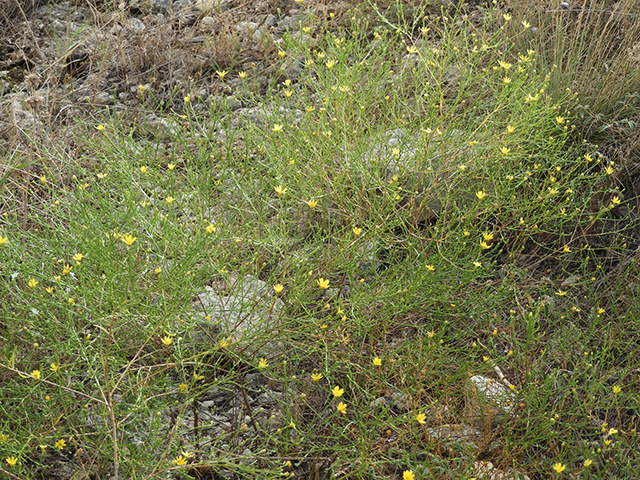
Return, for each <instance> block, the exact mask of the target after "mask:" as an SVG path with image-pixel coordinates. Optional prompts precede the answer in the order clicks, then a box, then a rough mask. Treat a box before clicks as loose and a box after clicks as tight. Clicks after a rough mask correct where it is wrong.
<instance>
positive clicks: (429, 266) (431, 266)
mask: <svg viewBox="0 0 640 480" xmlns="http://www.w3.org/2000/svg"><path fill="white" fill-rule="evenodd" d="M425 268H426V269H427V270H429V271H430V272H433V271H434V270H435V269H436V267H434V266H433V265H425Z"/></svg>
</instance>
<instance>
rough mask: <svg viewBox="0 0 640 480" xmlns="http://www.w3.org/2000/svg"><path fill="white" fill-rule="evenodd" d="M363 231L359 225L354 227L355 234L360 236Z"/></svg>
mask: <svg viewBox="0 0 640 480" xmlns="http://www.w3.org/2000/svg"><path fill="white" fill-rule="evenodd" d="M361 233H362V229H361V228H359V227H353V234H354V235H355V236H356V237H358V236H360V234H361Z"/></svg>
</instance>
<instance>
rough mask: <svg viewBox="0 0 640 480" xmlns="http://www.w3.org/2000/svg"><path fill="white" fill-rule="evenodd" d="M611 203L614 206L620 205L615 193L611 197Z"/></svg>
mask: <svg viewBox="0 0 640 480" xmlns="http://www.w3.org/2000/svg"><path fill="white" fill-rule="evenodd" d="M611 204H612V205H614V206H617V205H620V197H618V196H617V195H616V196H615V197H613V198H612V199H611Z"/></svg>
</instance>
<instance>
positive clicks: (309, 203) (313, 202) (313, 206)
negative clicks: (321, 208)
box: [307, 200, 318, 208]
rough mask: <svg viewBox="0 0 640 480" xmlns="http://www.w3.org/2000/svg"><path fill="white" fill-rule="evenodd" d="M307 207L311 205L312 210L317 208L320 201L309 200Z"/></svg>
mask: <svg viewBox="0 0 640 480" xmlns="http://www.w3.org/2000/svg"><path fill="white" fill-rule="evenodd" d="M307 205H309V207H311V208H316V205H318V201H317V200H309V201H308V202H307Z"/></svg>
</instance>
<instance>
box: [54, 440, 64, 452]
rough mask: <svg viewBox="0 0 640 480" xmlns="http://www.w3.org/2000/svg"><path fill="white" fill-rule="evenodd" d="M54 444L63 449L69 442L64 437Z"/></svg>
mask: <svg viewBox="0 0 640 480" xmlns="http://www.w3.org/2000/svg"><path fill="white" fill-rule="evenodd" d="M53 446H54V447H56V448H57V449H58V450H63V449H64V447H66V446H67V442H65V441H64V439H62V438H61V439H60V440H58V441H57V442H56V443H54V444H53Z"/></svg>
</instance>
